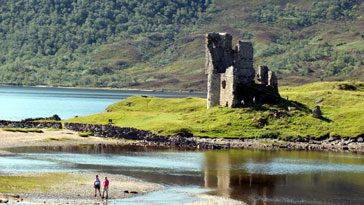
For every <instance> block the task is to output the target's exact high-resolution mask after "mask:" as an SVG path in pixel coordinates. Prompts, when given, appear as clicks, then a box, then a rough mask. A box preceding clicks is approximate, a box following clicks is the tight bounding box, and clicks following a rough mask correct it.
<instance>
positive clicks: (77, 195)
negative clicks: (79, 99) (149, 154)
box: [0, 129, 246, 205]
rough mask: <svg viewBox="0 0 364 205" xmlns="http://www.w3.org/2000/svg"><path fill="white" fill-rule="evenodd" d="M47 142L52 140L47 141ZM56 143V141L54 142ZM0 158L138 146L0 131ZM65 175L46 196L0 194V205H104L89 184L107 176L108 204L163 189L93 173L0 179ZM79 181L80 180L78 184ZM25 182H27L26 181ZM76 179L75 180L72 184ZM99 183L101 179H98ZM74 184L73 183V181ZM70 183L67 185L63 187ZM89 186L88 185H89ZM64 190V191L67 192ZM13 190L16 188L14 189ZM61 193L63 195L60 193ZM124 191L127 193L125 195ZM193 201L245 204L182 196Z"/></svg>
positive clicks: (201, 204) (69, 134) (205, 204)
mask: <svg viewBox="0 0 364 205" xmlns="http://www.w3.org/2000/svg"><path fill="white" fill-rule="evenodd" d="M49 139H52V140H50V141H49ZM57 139H58V140H57ZM0 140H1V141H2V143H1V144H0V157H2V156H3V157H6V156H10V155H15V154H16V153H12V152H8V151H6V150H4V149H7V148H17V147H33V146H47V147H55V146H75V145H92V144H94V145H99V144H112V145H138V143H140V142H137V141H128V140H115V139H107V138H99V137H87V138H83V137H80V136H78V133H77V132H74V131H71V130H65V129H64V130H60V131H47V130H44V132H43V133H21V132H7V131H3V130H2V129H0ZM64 174H66V175H65V177H66V178H70V180H71V182H70V181H66V182H65V181H63V180H62V181H61V183H59V182H57V183H55V185H50V186H51V190H50V192H44V191H42V190H40V191H39V190H38V191H35V192H17V191H14V192H11V193H10V192H8V193H1V192H0V203H4V202H7V203H11V204H12V203H18V202H22V203H35V204H44V203H50V204H60V203H62V204H100V203H107V201H105V200H102V199H101V198H98V197H97V199H96V200H95V198H94V196H93V191H94V189H93V186H92V183H93V180H94V177H95V175H96V174H98V175H99V176H100V177H103V176H108V178H109V179H110V184H111V187H112V188H110V192H109V195H110V199H109V200H110V202H112V200H121V199H125V198H129V197H138V196H142V195H145V194H148V193H152V192H156V191H159V190H163V189H164V187H163V186H162V185H159V184H155V183H150V182H147V181H143V180H139V179H136V178H133V177H128V176H124V175H115V174H109V173H95V172H87V171H84V172H77V171H75V172H71V173H59V172H55V173H46V172H41V173H23V174H1V173H0V177H8V176H15V177H17V178H18V177H20V178H22V177H30V178H31V179H32V177H33V178H34V177H44V176H47V175H50V176H51V177H52V178H53V176H54V175H61V177H63V175H64ZM80 178H83V180H81V181H80V180H79V179H80ZM27 179H28V180H29V178H27ZM76 179H77V180H76ZM101 179H102V178H101ZM75 180H76V181H75ZM67 182H70V183H67ZM90 184H91V185H90ZM67 187H68V191H65V190H67ZM15 188H16V187H15ZM60 190H63V191H60ZM126 191H128V192H129V193H125V192H126ZM184 194H186V195H190V196H193V197H195V198H196V201H195V202H193V203H190V204H199V205H209V204H246V203H244V202H242V201H237V200H234V199H230V198H224V197H220V196H214V195H208V194H203V193H202V194H193V193H184Z"/></svg>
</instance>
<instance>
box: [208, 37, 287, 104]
mask: <svg viewBox="0 0 364 205" xmlns="http://www.w3.org/2000/svg"><path fill="white" fill-rule="evenodd" d="M206 73H207V75H208V80H207V108H211V107H214V106H218V105H221V106H226V107H232V108H235V107H243V106H246V105H251V104H255V103H277V102H279V101H280V99H281V98H280V95H279V93H278V82H277V77H276V75H275V74H274V73H273V72H272V71H270V70H269V69H268V67H267V66H260V67H259V69H258V73H257V80H258V81H259V83H255V80H254V78H255V70H254V67H253V45H252V43H251V42H246V41H239V43H238V45H236V46H235V47H234V48H232V36H231V35H230V34H227V33H208V34H207V35H206Z"/></svg>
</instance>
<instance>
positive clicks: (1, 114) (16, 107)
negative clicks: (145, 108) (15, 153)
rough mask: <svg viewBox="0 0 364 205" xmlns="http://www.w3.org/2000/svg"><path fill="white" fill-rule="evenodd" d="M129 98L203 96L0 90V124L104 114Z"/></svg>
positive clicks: (43, 89) (124, 91)
mask: <svg viewBox="0 0 364 205" xmlns="http://www.w3.org/2000/svg"><path fill="white" fill-rule="evenodd" d="M133 95H147V96H156V97H162V98H171V97H177V98H179V97H205V96H206V95H205V94H195V93H168V92H147V91H126V90H102V89H66V88H38V87H11V86H0V120H22V119H26V118H37V117H50V116H52V115H54V114H57V115H59V116H60V117H61V119H69V118H72V117H75V116H85V115H91V114H95V113H100V112H104V111H105V108H106V107H107V106H108V105H111V104H113V103H116V102H118V101H120V100H123V99H126V98H128V97H130V96H133Z"/></svg>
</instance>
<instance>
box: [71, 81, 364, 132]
mask: <svg viewBox="0 0 364 205" xmlns="http://www.w3.org/2000/svg"><path fill="white" fill-rule="evenodd" d="M280 93H281V95H282V97H284V98H287V97H288V99H289V101H286V100H284V101H283V102H282V103H281V104H280V105H274V106H273V105H257V106H254V107H247V108H234V109H231V108H225V107H214V108H212V109H208V110H207V109H206V99H201V98H182V99H161V98H156V97H142V96H133V97H130V98H128V99H126V100H123V101H121V102H118V103H115V104H113V105H110V106H109V107H107V110H108V112H105V113H100V114H95V115H90V116H85V117H79V118H73V119H70V120H67V122H78V123H91V124H107V123H108V119H112V121H113V122H114V125H117V126H122V127H134V128H139V129H144V130H149V131H152V132H155V133H158V134H162V135H174V134H193V135H194V136H208V137H231V138H252V137H258V138H261V137H272V138H282V139H289V138H299V137H302V138H322V137H357V136H359V135H363V134H364V124H363V120H364V109H363V107H364V83H359V82H332V83H328V82H325V83H314V84H309V85H305V86H301V87H281V88H280ZM316 101H317V102H318V103H316ZM315 105H319V106H320V107H321V110H322V111H323V115H324V118H323V119H317V118H313V117H312V116H311V110H312V108H313V107H314V106H315ZM288 107H294V108H295V110H292V109H291V111H289V110H288Z"/></svg>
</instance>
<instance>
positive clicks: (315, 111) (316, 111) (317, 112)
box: [312, 105, 322, 118]
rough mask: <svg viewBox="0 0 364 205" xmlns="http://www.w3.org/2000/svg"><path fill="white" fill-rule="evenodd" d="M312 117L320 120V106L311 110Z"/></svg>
mask: <svg viewBox="0 0 364 205" xmlns="http://www.w3.org/2000/svg"><path fill="white" fill-rule="evenodd" d="M312 117H314V118H321V117H322V112H321V109H320V106H318V105H317V106H315V107H314V108H313V110H312Z"/></svg>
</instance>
